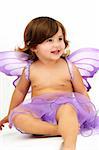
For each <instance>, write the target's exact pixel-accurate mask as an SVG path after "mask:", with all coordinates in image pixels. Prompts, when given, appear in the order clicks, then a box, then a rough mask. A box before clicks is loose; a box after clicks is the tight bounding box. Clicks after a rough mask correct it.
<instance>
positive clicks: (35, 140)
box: [0, 126, 99, 150]
mask: <svg viewBox="0 0 99 150" xmlns="http://www.w3.org/2000/svg"><path fill="white" fill-rule="evenodd" d="M62 142H63V139H62V137H46V138H45V137H43V138H41V137H33V136H31V135H27V134H21V133H20V132H18V131H17V130H16V129H14V128H13V129H9V128H8V126H5V128H4V129H3V130H2V131H0V148H1V147H2V150H61V145H62ZM77 150H99V135H93V136H90V137H83V136H81V135H79V136H78V140H77Z"/></svg>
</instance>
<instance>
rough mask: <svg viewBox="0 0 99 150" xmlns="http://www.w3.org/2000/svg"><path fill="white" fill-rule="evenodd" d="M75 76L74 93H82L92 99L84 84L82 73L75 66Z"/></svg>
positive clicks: (73, 81) (73, 82)
mask: <svg viewBox="0 0 99 150" xmlns="http://www.w3.org/2000/svg"><path fill="white" fill-rule="evenodd" d="M73 75H74V77H73V80H72V84H73V88H74V91H75V92H78V93H81V94H83V95H85V96H87V97H88V98H89V99H90V97H89V95H88V93H87V90H86V88H85V86H84V84H83V80H82V76H81V75H80V72H79V70H78V68H77V67H76V66H75V65H73Z"/></svg>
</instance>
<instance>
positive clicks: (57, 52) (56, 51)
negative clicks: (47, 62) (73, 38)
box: [51, 50, 60, 54]
mask: <svg viewBox="0 0 99 150" xmlns="http://www.w3.org/2000/svg"><path fill="white" fill-rule="evenodd" d="M59 52H60V50H55V51H52V52H51V53H53V54H59Z"/></svg>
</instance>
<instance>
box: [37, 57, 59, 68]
mask: <svg viewBox="0 0 99 150" xmlns="http://www.w3.org/2000/svg"><path fill="white" fill-rule="evenodd" d="M58 61H59V59H57V60H53V61H52V60H49V61H47V60H46V61H45V60H39V62H40V63H41V64H42V65H44V66H46V67H52V66H54V65H56V64H57V63H58Z"/></svg>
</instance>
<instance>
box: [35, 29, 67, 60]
mask: <svg viewBox="0 0 99 150" xmlns="http://www.w3.org/2000/svg"><path fill="white" fill-rule="evenodd" d="M33 51H34V52H35V53H36V55H37V57H38V58H39V59H40V58H41V59H45V60H57V59H59V58H60V57H61V55H62V54H63V53H64V51H65V43H64V38H63V34H62V29H61V28H60V27H59V30H58V32H57V33H56V34H55V35H54V36H52V37H51V38H49V39H47V40H45V41H44V42H42V43H41V44H38V45H37V47H36V49H34V50H33Z"/></svg>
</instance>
